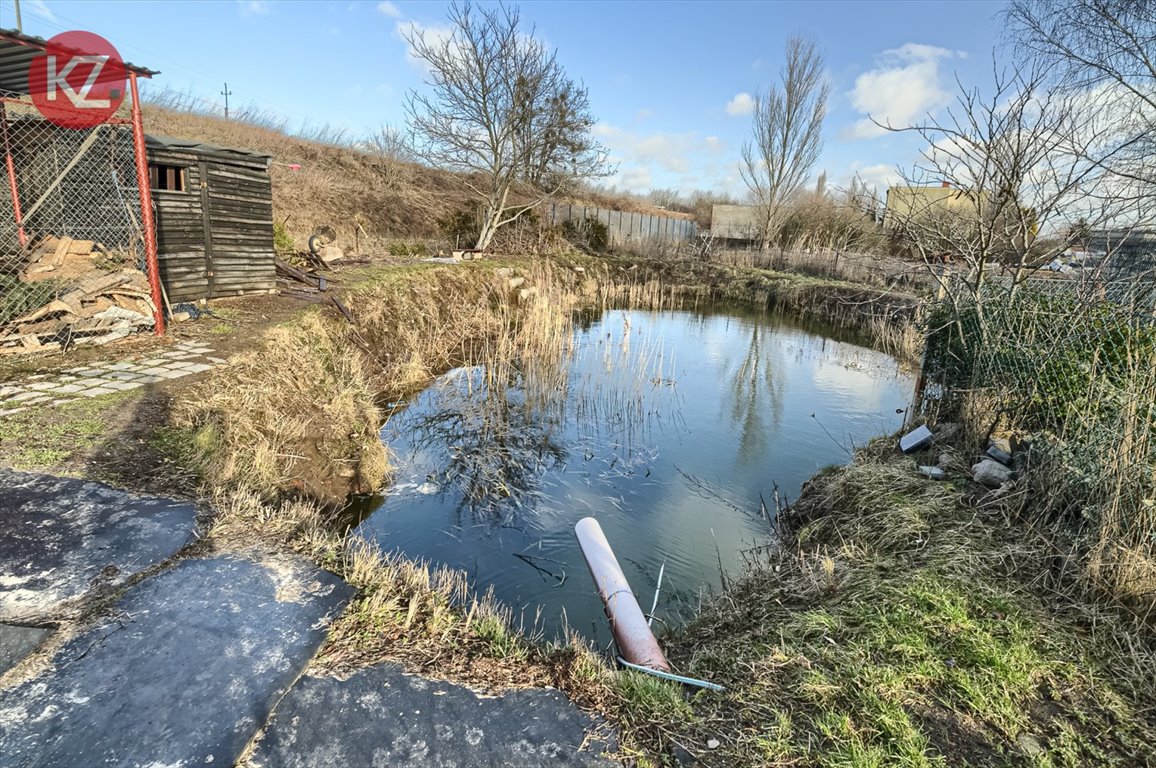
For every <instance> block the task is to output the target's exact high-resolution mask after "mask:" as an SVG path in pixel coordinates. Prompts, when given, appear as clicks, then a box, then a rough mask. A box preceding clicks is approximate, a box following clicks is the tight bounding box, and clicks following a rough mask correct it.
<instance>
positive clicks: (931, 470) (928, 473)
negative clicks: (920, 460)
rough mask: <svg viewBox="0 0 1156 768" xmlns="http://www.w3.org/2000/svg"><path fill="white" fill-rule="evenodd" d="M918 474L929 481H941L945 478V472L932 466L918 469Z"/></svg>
mask: <svg viewBox="0 0 1156 768" xmlns="http://www.w3.org/2000/svg"><path fill="white" fill-rule="evenodd" d="M919 474H921V475H923V476H924V477H926V478H930V479H931V480H943V479H944V478H946V477H947V472H945V471H943V470H942V469H940V468H939V467H932V466H922V467H920V468H919Z"/></svg>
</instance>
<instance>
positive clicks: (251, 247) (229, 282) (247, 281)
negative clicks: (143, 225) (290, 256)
mask: <svg viewBox="0 0 1156 768" xmlns="http://www.w3.org/2000/svg"><path fill="white" fill-rule="evenodd" d="M145 143H146V145H147V148H148V164H149V182H150V186H151V187H152V197H153V204H154V206H155V208H156V234H157V259H158V261H159V263H160V276H161V283H162V284H163V285H164V287H165V290H166V291H167V292H168V298H169V301H170V302H171V303H174V304H175V303H177V302H180V301H195V300H197V299H204V298H216V297H220V296H238V295H241V294H245V293H265V292H269V291H272V290H274V289H275V288H276V271H275V268H274V265H273V191H272V186H271V184H270V181H269V156H268V155H262V154H259V153H256V152H249V151H247V150H243V149H230V148H228V147H220V146H216V145H214V144H205V143H202V142H198V141H191V140H184V139H170V138H164V137H160V136H149V137H147V138H146V142H145Z"/></svg>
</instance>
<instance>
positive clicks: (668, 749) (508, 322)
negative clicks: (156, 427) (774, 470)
mask: <svg viewBox="0 0 1156 768" xmlns="http://www.w3.org/2000/svg"><path fill="white" fill-rule="evenodd" d="M531 288H532V289H534V290H533V291H531V290H530V289H531ZM343 298H344V300H345V302H346V304H348V305H349V306H350V307H351V309H352V310H353V313H354V322H352V323H349V322H347V321H346V320H344V319H343V318H341V317H340V315H338V314H337V313H336V311H331V310H320V309H313V310H310V311H309V312H307V313H306V314H304V315H302V316H300V317H298V318H296V319H294V320H292V321H290V322H288V323H284V324H282V325H281V326H279V327H277V328H275V329H273V330H272V331H270V332H269V333H268V334H267V335H266V336H265V337H264V338H263V339H262V340H261V341H260V342H259V344H258V345H257V346H256V348H255V349H254V351H253V352H251V353H248V354H244V355H241V356H238V357H236V358H234V359H233V360H232V361H231V362H230V363H229V364H228V365H227V366H223V367H221V368H220V369H218V370H217V371H216V372H215V373H214V374H213V375H212V376H211V377H210V378H209V379H208V380H207V381H206V382H204V384H203V385H202V387H201V388H200V389H199V390H198V391H191V392H188V393H185V395H184V396H183V397H182V398H181V400H180V402H178V403H177V404H176V405H175V407H176V411H177V413H178V414H179V418H180V423H181V425H182V427H181V428H182V429H183V430H185V433H184V434H186V435H187V436H189V439H187V440H184V441H182V445H186V446H188V445H191V446H193V447H194V449H195V450H194V451H193V455H192V458H193V459H194V460H195V463H196V466H197V468H198V470H199V471H200V473H201V476H202V478H203V481H204V483H205V487H206V490H207V492H208V493H209V494H210V495H211V496H212V497H213V498H214V500H215V501H214V504H215V507H216V510H217V514H216V518H215V523H214V526H213V528H212V529H211V531H210V536H209V540H210V543H211V544H212V545H213V546H220V547H232V546H249V545H252V544H254V543H263V544H265V545H270V546H277V547H285V548H290V549H293V550H296V551H298V552H301V553H302V554H305V555H306V556H308V557H310V558H311V559H313V560H314V561H316V562H318V563H320V564H322V565H324V566H325V567H327V568H330V569H332V570H333V571H334V572H336V573H338V574H340V575H341V576H342V577H343V578H345V579H347V580H348V581H349V582H350V583H351V584H353V585H354V586H356V587H357V588H358V589H359V591H360V594H359V597H358V599H357V600H356V601H355V602H354V604H353V605H352V606H351V607H350V608H349V610H348V611H347V612H346V613H345V614H344V615H343V616H342V617H341V618H340V619H339V620H338V622H337V623H336V624H335V625H334V628H333V632H332V634H331V636H330V638H329V640H328V642H327V644H326V646H325V647H324V648H323V649H322V652H321V653H320V654H319V656H318V658H317V660H316V661H315V665H316V666H317V667H318V668H319V669H321V670H325V671H333V672H339V673H340V672H343V671H347V670H349V669H352V668H356V667H359V666H363V665H365V664H370V663H376V662H379V661H383V660H395V661H400V662H402V663H404V664H406V665H407V666H408V667H409V668H410V669H413V670H415V671H421V672H423V673H426V674H429V675H432V676H438V677H448V678H451V679H455V680H463V681H467V682H470V683H473V684H475V685H478V686H480V687H482V688H486V689H489V690H500V689H504V688H508V687H518V686H526V685H543V684H549V685H554V686H556V687H559V688H561V689H563V690H565V691H566V692H567V693H568V694H569V695H571V696H572V697H574V698H575V699H576V700H577V701H579V702H580V703H581V704H582V705H583V706H586V707H588V708H590V709H592V710H595V711H598V712H601V713H602V714H604V715H606V716H607V718H608V719H609V720H610V721H611V722H612V723H613V724H614V725H616V726H617V727H618V729H619V730H620V744H621V746H622V749H623V754H624V756H625V757H626V758H627V759H628V760H633V761H634V762H635V763H637V764H639V765H659V764H667V763H674V762H677V761H679V760H680V759H685V758H686V756H687V754H688V753H689V754H690V755H693V756H694V757H696V758H698V759H699V760H701V761H702V762H703V763H705V764H710V765H752V766H754V765H814V766H884V765H910V766H924V765H957V764H968V765H992V766H995V765H1038V766H1059V765H1073V766H1074V765H1085V764H1105V765H1113V764H1115V765H1143V764H1146V763H1148V762H1150V761H1152V760H1156V756H1154V755H1153V752H1152V751H1151V747H1150V746H1149V745H1150V744H1152V743H1153V742H1154V740H1156V739H1154V737H1156V711H1154V710H1153V702H1154V701H1156V690H1154V689H1153V685H1152V682H1151V681H1152V680H1153V676H1154V674H1156V650H1154V648H1153V643H1152V640H1151V635H1150V634H1148V633H1147V631H1146V630H1144V629H1143V628H1142V627H1141V626H1140V625H1139V624H1137V623H1135V622H1134V621H1132V620H1130V619H1128V618H1127V617H1126V615H1125V614H1123V613H1120V612H1117V611H1114V610H1112V609H1107V608H1101V607H1097V606H1094V605H1090V604H1087V603H1085V602H1082V601H1081V599H1080V598H1079V596H1078V595H1077V594H1074V593H1070V592H1067V591H1065V589H1064V584H1065V582H1064V581H1063V578H1062V573H1063V571H1064V564H1063V563H1062V562H1060V561H1058V560H1057V559H1056V554H1055V553H1056V543H1055V542H1054V541H1052V540H1050V539H1049V538H1048V537H1047V536H1046V535H1045V534H1043V533H1041V532H1036V531H1033V530H1032V529H1030V528H1025V527H1024V526H1023V525H1022V524H1020V523H1015V522H1013V520H1012V517H1013V512H1014V510H1015V509H1017V508H1018V507H1017V506H1014V505H1018V504H1020V502H1021V500H1020V499H1018V498H1017V499H1014V500H1013V499H1009V498H1007V497H1001V498H996V497H993V496H985V495H982V494H981V493H980V492H979V489H978V486H975V485H973V484H972V483H971V482H970V480H968V479H967V478H966V476H965V475H963V474H962V473H961V474H958V475H957V476H956V478H955V479H953V480H950V481H949V482H946V483H934V482H931V481H928V480H925V479H923V478H921V477H920V476H918V475H917V474H916V473H915V472H914V466H913V464H912V460H911V459H910V458H905V457H900V456H898V455H897V453H896V452H895V451H894V450H893V448H892V446H891V445H890V444H888V443H885V442H881V443H878V444H876V445H873V446H872V447H870V448H869V449H867V450H866V451H864V452H861V453H860V454H859V456H858V457H857V460H856V462H855V463H854V464H853V465H851V466H850V467H847V468H841V469H833V470H829V471H827V472H825V473H822V474H821V475H820V476H819V477H817V478H816V479H815V480H814V481H813V482H812V483H811V484H810V485H809V487H808V489H807V490H806V492H805V493H804V495H803V497H802V498H801V499H800V500H799V502H798V503H797V504H796V505H795V506H794V507H793V508H792V510H791V511H790V513H789V516H788V518H787V519H785V520H784V538H783V541H782V544H781V546H780V547H778V548H776V549H775V550H774V551H769V552H762V553H760V554H759V555H758V557H757V558H756V559H755V560H754V561H752V562H751V564H750V568H749V569H748V571H747V573H746V575H745V576H744V577H743V578H742V579H741V580H739V581H738V582H736V583H733V584H730V585H728V588H727V589H726V591H725V592H724V593H723V594H721V595H719V596H717V597H716V598H715V599H714V600H713V601H711V602H710V603H709V604H708V605H707V607H706V608H705V610H704V611H703V613H702V615H701V616H700V617H699V618H698V619H697V621H695V622H694V624H693V625H692V626H691V627H689V628H688V629H687V630H685V631H684V632H681V633H679V634H678V635H676V636H673V637H668V638H666V639H665V640H664V642H666V643H667V645H668V648H669V655H670V657H671V659H672V661H673V662H674V663H675V664H676V665H677V667H678V670H679V671H680V672H683V673H685V674H689V675H692V676H696V677H702V678H706V679H711V680H715V681H718V682H721V683H723V684H724V685H726V686H727V689H728V690H727V691H726V692H725V693H724V694H721V695H719V694H712V693H699V694H697V695H694V696H688V695H687V694H686V692H684V691H683V690H681V689H679V688H678V687H677V686H674V685H671V684H666V683H663V682H660V681H656V680H654V679H652V678H648V677H644V676H640V675H638V674H635V673H622V672H616V671H613V670H612V669H610V668H609V666H608V665H607V664H606V662H605V660H604V659H603V658H602V657H601V656H599V655H597V654H595V653H593V652H592V651H591V650H590V649H589V648H588V647H587V646H586V645H585V644H584V643H583V642H581V641H577V640H573V641H571V642H568V643H565V644H562V645H546V644H543V643H540V642H536V641H534V640H532V639H527V638H525V637H524V636H522V635H521V634H520V633H519V632H518V631H517V630H516V628H515V627H513V626H512V625H511V618H510V614H509V612H508V611H507V610H506V609H505V608H504V607H503V606H501V605H498V604H497V603H495V602H494V600H493V599H492V598H491V597H490V596H488V595H486V594H477V593H475V592H473V591H471V590H470V589H469V587H468V584H467V582H466V580H465V579H464V577H463V575H462V574H460V573H456V572H452V571H446V570H437V569H431V568H430V567H428V566H427V565H425V564H422V563H415V562H412V561H407V560H405V559H401V558H397V557H391V556H387V555H384V554H382V553H381V552H380V551H379V550H377V549H375V548H373V547H371V546H367V545H365V544H363V543H351V542H350V541H348V540H346V539H344V538H343V536H342V535H341V533H342V532H341V530H340V528H339V527H338V525H337V523H336V519H335V515H334V512H333V510H332V507H331V506H327V504H326V502H330V503H331V502H333V501H335V500H336V499H338V498H340V497H341V496H342V495H343V494H344V493H345V492H347V491H349V490H352V489H364V490H370V489H376V488H379V487H381V485H382V484H383V483H385V482H387V480H388V454H387V449H386V448H385V447H383V446H382V445H381V443H380V441H379V440H378V439H377V428H378V426H379V424H380V421H381V419H382V418H383V413H384V410H383V406H384V405H386V404H387V403H388V402H389V401H391V400H393V399H395V398H397V397H400V396H404V395H405V394H408V393H410V392H413V391H415V390H416V389H418V388H420V387H422V386H424V385H425V384H426V383H427V382H428V381H429V380H430V378H431V377H432V376H434V375H436V374H437V373H440V372H441V371H443V370H445V369H446V368H448V367H451V366H453V365H457V364H461V363H463V362H481V363H485V364H487V365H489V366H491V367H494V368H495V369H497V370H500V369H501V366H502V365H504V364H508V363H509V361H511V360H519V361H520V364H522V365H523V366H524V368H523V370H524V371H529V372H531V373H532V375H540V376H541V377H542V379H543V381H547V382H548V381H549V377H550V376H551V375H554V374H555V373H556V371H554V370H552V369H551V367H550V365H549V361H550V359H551V358H554V359H555V360H556V359H557V358H558V357H559V356H560V355H561V345H564V344H565V343H566V339H567V338H568V336H569V327H568V325H567V324H566V323H567V322H568V313H567V312H566V311H565V310H566V309H567V308H569V307H573V306H577V305H579V304H585V305H593V306H631V307H641V308H661V307H675V306H690V305H694V304H696V303H701V302H713V301H720V300H722V301H740V302H742V303H745V304H750V305H754V306H758V307H769V308H775V309H779V310H783V311H787V312H792V313H794V314H797V315H801V316H803V317H807V318H812V319H816V320H820V321H822V322H824V323H828V324H833V325H836V326H842V327H847V328H851V329H854V330H857V331H859V332H863V333H865V334H867V335H868V336H870V337H871V338H872V339H873V340H874V341H875V343H876V344H877V345H880V346H884V347H885V348H889V349H891V351H893V352H895V353H897V354H899V355H900V356H904V357H907V358H909V359H910V358H912V357H914V356H915V355H916V354H917V351H918V347H917V346H914V345H913V343H912V339H913V338H916V337H917V336H916V334H915V325H914V323H915V312H916V300H915V298H914V297H911V296H905V295H902V294H894V293H889V292H886V291H881V290H880V289H877V288H867V287H863V286H858V285H854V284H848V283H840V282H836V281H824V280H818V279H813V278H805V277H799V276H792V275H784V274H781V273H776V272H771V271H768V270H762V269H755V268H745V267H729V266H719V265H710V264H699V263H692V264H687V263H683V264H671V263H654V262H644V261H637V260H598V259H588V258H580V257H573V258H570V259H566V260H565V261H564V262H529V261H511V262H507V263H504V264H496V263H493V262H489V263H479V264H475V265H468V266H459V267H449V268H447V267H437V266H431V265H418V266H412V267H404V268H398V267H394V268H390V269H388V270H371V271H368V272H366V273H365V274H363V275H362V276H361V280H360V281H359V282H357V283H356V284H355V285H353V286H352V287H351V288H350V289H348V290H347V291H346V293H345V295H344V297H343ZM539 365H540V366H541V367H540V369H538V368H537V367H536V366H539ZM970 448H974V446H960V447H958V448H957V449H952V450H956V452H957V453H958V454H959V455H961V456H964V457H966V455H967V454H968V452H969V449H970ZM942 449H943V446H939V447H937V448H936V450H937V451H938V450H942ZM935 458H936V457H927V460H928V461H931V462H934V460H935ZM1013 501H1014V505H1013ZM1057 573H1059V574H1061V576H1056V575H1055V574H1057ZM1048 574H1051V576H1050V577H1045V576H1046V575H1048Z"/></svg>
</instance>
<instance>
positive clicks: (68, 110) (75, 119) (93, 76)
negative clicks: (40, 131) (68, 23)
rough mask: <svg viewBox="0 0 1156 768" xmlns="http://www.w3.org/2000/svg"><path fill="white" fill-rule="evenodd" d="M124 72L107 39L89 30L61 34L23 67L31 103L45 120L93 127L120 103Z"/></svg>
mask: <svg viewBox="0 0 1156 768" xmlns="http://www.w3.org/2000/svg"><path fill="white" fill-rule="evenodd" d="M127 79H128V72H127V70H125V68H124V62H123V61H122V60H121V58H120V54H119V53H117V51H116V48H113V47H112V43H110V42H109V41H107V40H105V39H104V38H103V37H101V36H100V35H95V34H93V33H92V32H81V31H74V32H61V33H60V34H59V35H56V36H55V37H53V38H52V39H51V40H49V41H48V45H47V47H46V50H45V52H44V53H43V54H41V55H39V56H37V57H36V58H34V59H33V60H32V63H31V64H30V65H29V67H28V85H29V90H30V91H31V94H32V103H33V104H35V105H36V108H37V109H39V110H40V114H42V115H43V116H44V119H46V120H48V121H49V122H50V123H53V124H55V125H59V126H61V127H62V128H73V129H77V130H81V129H86V128H95V127H96V126H98V125H100V124H101V123H103V122H105V121H107V120H108V119H109V118H110V117H112V115H113V113H115V112H116V110H117V109H118V108H119V107H120V105H121V103H122V102H123V101H124V89H125V82H126V80H127Z"/></svg>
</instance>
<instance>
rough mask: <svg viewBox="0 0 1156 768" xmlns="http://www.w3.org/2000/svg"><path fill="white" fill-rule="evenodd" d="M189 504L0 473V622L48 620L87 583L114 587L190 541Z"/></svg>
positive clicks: (87, 483) (61, 479)
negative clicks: (101, 582)
mask: <svg viewBox="0 0 1156 768" xmlns="http://www.w3.org/2000/svg"><path fill="white" fill-rule="evenodd" d="M195 518H196V508H195V507H194V506H193V504H192V503H190V502H184V501H173V500H171V499H162V498H156V497H150V496H135V495H133V494H130V493H127V492H125V491H120V490H116V489H114V488H109V487H108V486H107V485H103V484H101V483H94V482H90V481H86V480H78V479H75V478H65V477H53V476H51V475H42V474H34V473H28V472H17V471H14V470H6V469H0V619H2V620H5V621H13V620H17V621H30V620H33V619H42V618H45V617H48V616H51V615H53V612H54V611H56V610H57V609H58V608H59V607H60V605H61V603H64V602H65V601H68V600H72V599H74V598H77V597H80V596H81V595H83V594H84V593H85V592H87V591H88V589H89V588H90V586H91V584H92V582H93V580H94V579H97V578H100V579H101V580H102V581H103V582H104V583H106V584H112V585H115V584H118V583H120V582H122V581H124V580H125V579H127V578H128V577H129V576H131V575H132V574H134V573H137V572H138V571H141V570H143V569H145V568H147V567H149V566H151V565H154V564H156V563H159V562H161V561H163V560H165V559H167V558H168V557H170V556H171V555H173V553H175V552H176V551H177V550H179V549H180V548H181V547H183V546H184V545H185V544H186V543H187V542H188V541H189V540H190V539H191V538H192V535H193V527H194V524H195Z"/></svg>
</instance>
